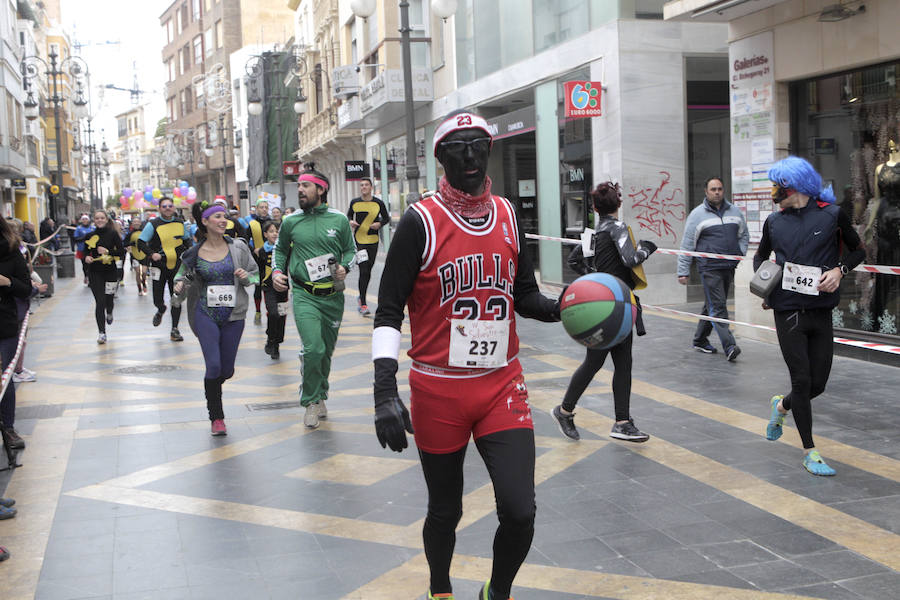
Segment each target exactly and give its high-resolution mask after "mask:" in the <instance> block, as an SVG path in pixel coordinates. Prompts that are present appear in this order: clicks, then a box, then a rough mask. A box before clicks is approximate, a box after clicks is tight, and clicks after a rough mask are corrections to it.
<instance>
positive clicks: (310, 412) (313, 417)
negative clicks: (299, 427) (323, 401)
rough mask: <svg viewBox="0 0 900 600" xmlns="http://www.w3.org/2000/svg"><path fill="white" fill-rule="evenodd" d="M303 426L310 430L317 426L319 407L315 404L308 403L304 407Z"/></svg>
mask: <svg viewBox="0 0 900 600" xmlns="http://www.w3.org/2000/svg"><path fill="white" fill-rule="evenodd" d="M303 424H304V425H306V426H307V427H309V428H310V429H315V428H316V427H318V426H319V405H318V404H316V403H315V402H310V403H309V404H307V405H306V414H304V415H303Z"/></svg>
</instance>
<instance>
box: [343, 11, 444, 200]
mask: <svg viewBox="0 0 900 600" xmlns="http://www.w3.org/2000/svg"><path fill="white" fill-rule="evenodd" d="M375 5H376V0H351V2H350V10H351V11H353V14H354V15H356V16H357V17H360V18H362V19H368V18H369V17H371V16H372V15H373V14H375ZM399 7H400V47H401V50H402V53H403V96H404V99H403V102H404V112H405V113H406V115H405V116H406V181H407V184H406V185H407V191H408V192H409V193H410V194H412V195H413V198H415V197H417V195H418V189H419V162H418V159H417V155H416V116H415V105H414V103H413V83H412V50H411V41H410V36H409V34H410V32H411V31H412V29H411V28H410V26H409V2H408V0H400V4H399ZM431 11H432V12H433V13H434V14H435V16H437V17H439V18H441V19H444V20H447V18H448V17H450V16H452V15H454V14H455V13H456V0H432V1H431Z"/></svg>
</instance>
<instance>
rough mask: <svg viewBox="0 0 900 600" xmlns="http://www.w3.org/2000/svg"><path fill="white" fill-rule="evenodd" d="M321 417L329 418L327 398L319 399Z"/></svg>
mask: <svg viewBox="0 0 900 600" xmlns="http://www.w3.org/2000/svg"><path fill="white" fill-rule="evenodd" d="M319 418H320V419H327V418H328V407H327V406H325V400H319Z"/></svg>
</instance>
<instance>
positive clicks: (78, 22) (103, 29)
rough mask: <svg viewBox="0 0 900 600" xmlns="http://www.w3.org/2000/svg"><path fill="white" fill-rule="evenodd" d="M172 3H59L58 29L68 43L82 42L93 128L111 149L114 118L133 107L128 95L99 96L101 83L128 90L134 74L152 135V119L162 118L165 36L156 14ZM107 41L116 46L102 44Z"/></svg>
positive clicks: (106, 93)
mask: <svg viewBox="0 0 900 600" xmlns="http://www.w3.org/2000/svg"><path fill="white" fill-rule="evenodd" d="M172 1H173V0H138V1H130V0H124V1H123V0H119V1H116V2H112V1H110V0H61V9H62V20H63V25H64V27H65V28H66V30H67V31H68V33H69V35H70V36H71V37H72V42H73V43H79V44H85V46H83V47H82V48H81V57H82V58H83V59H84V60H85V61H87V63H88V68H89V69H90V72H91V84H92V89H91V103H92V105H93V111H94V112H95V113H96V114H97V117H96V119H95V121H94V125H93V128H94V129H95V130H98V131H99V130H100V129H105V137H106V141H107V143H108V144H109V145H110V146H112V144H113V142H115V141H116V123H115V115H116V114H118V113H121V112H124V111H126V110H128V109H129V108H131V107H132V106H133V105H132V103H131V97H130V94H128V92H120V91H116V90H107V89H103V90H102V92H100V91H99V88H102V87H103V86H104V85H107V84H112V85H115V86H118V87H123V88H129V89H130V88H131V87H132V85H133V83H134V75H135V72H137V76H138V85H139V87H140V89H142V90H144V91H145V92H147V93H145V94H144V95H143V97H142V103H144V104H147V106H146V107H145V109H144V111H145V115H146V126H147V128H148V129H150V131H151V135H152V132H153V131H154V130H155V128H156V123H157V121H158V120H159V119H161V118H162V117H163V116H165V99H164V98H163V96H162V90H163V84H164V83H165V78H166V73H165V69H164V67H163V64H162V47H163V43H164V32H163V30H162V28H161V27H160V26H159V16H160V15H161V14H162V13H163V11H165V10H166V9H167V8H168V7H169V6H170V5H171V4H172ZM108 41H110V42H118V43H117V44H104V42H108ZM151 92H156V93H151ZM101 96H102V97H101ZM94 139H95V140H96V139H98V138H96V137H95V138H94ZM98 143H99V142H98Z"/></svg>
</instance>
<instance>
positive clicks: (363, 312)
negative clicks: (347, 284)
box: [359, 304, 372, 317]
mask: <svg viewBox="0 0 900 600" xmlns="http://www.w3.org/2000/svg"><path fill="white" fill-rule="evenodd" d="M359 314H361V315H362V316H364V317H365V316H366V315H371V314H372V312H371V311H370V310H369V307H368V306H367V305H365V304H362V305H360V307H359Z"/></svg>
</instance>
